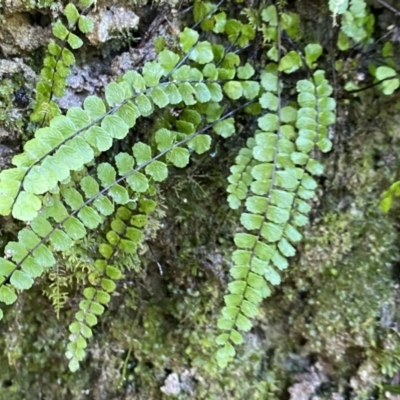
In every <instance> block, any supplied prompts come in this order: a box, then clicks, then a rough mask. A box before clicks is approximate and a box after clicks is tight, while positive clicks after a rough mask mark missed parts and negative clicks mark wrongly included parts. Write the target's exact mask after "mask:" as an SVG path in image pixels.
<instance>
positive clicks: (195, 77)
mask: <svg viewBox="0 0 400 400" xmlns="http://www.w3.org/2000/svg"><path fill="white" fill-rule="evenodd" d="M92 3H93V1H91V0H81V1H80V2H79V4H77V5H74V4H72V3H70V4H67V5H66V6H65V8H63V14H62V15H60V18H59V19H58V20H55V21H53V23H52V33H53V35H54V40H53V41H51V42H50V43H49V45H48V47H47V53H46V55H45V57H44V59H43V67H42V69H41V73H40V79H39V81H38V83H37V86H36V98H35V102H34V109H33V111H32V112H31V114H30V119H31V121H32V123H35V124H36V125H35V126H36V128H35V129H34V137H33V138H31V139H30V140H26V139H25V136H23V135H21V140H23V151H21V152H20V153H19V154H17V155H15V156H14V157H13V159H12V166H11V167H9V168H7V169H4V170H2V171H1V172H0V215H2V216H4V221H7V223H6V224H4V228H3V227H2V231H1V232H0V233H1V234H2V235H3V236H2V242H1V243H2V248H4V252H3V256H2V257H1V258H0V302H1V308H0V319H2V323H3V324H4V326H6V327H7V329H8V330H7V331H8V332H10V335H8V336H5V337H3V338H2V339H0V347H1V348H4V353H5V354H6V355H7V358H8V363H5V362H2V363H0V365H1V366H0V373H1V376H2V381H1V382H0V389H1V390H2V392H1V393H3V392H4V393H5V396H6V398H8V399H13V398H21V397H18V396H20V395H21V393H36V394H39V393H40V394H41V395H43V396H45V397H46V396H47V397H50V398H51V396H54V393H57V398H60V399H63V398H66V399H67V398H77V399H78V398H85V397H84V395H83V394H82V393H86V391H87V395H89V397H90V398H101V397H100V393H103V394H105V395H106V396H108V397H109V398H111V397H115V396H120V397H115V398H124V397H123V396H125V395H127V396H129V395H135V396H137V398H143V399H150V398H163V396H166V397H167V396H176V397H177V398H182V399H189V398H199V399H200V398H207V399H208V398H210V399H214V398H215V399H216V398H226V397H227V396H229V397H230V398H237V399H241V398H246V397H249V396H250V398H254V399H265V398H268V399H280V398H285V397H284V396H285V394H284V393H287V391H288V388H290V391H291V394H292V396H296V395H295V394H293V393H294V392H295V390H300V389H298V388H297V389H296V385H295V382H296V379H294V378H293V376H294V375H295V374H296V373H300V372H304V371H305V370H308V371H310V367H311V366H312V367H313V368H319V373H320V382H319V383H317V384H316V386H315V389H317V388H318V390H319V391H320V392H321V393H319V394H320V395H321V398H326V399H328V398H332V396H333V395H338V394H346V393H348V391H349V390H350V389H349V388H350V387H351V390H352V391H353V397H351V398H357V399H365V398H369V397H368V396H375V397H371V398H380V397H379V396H383V390H384V388H386V389H387V390H390V384H391V381H390V379H391V378H392V377H393V376H394V375H395V373H396V372H397V369H398V368H399V366H400V341H399V335H398V331H397V328H396V326H397V325H396V322H395V321H396V315H397V296H396V295H395V290H396V288H397V284H396V282H395V279H394V277H393V269H394V265H395V264H396V262H397V260H398V257H399V250H398V244H397V242H398V240H399V237H398V233H397V231H396V228H395V221H396V216H393V217H385V216H383V215H382V213H381V211H380V210H379V197H380V194H381V193H382V192H384V193H383V197H382V201H381V207H382V209H383V210H384V211H389V209H390V208H391V206H392V203H393V198H394V197H395V196H398V195H399V189H398V188H399V183H398V182H396V183H394V184H392V186H391V187H390V189H389V190H386V191H384V190H385V189H386V187H387V186H389V185H390V182H393V181H394V174H395V172H396V168H397V165H394V164H396V163H395V162H393V163H392V164H393V165H391V164H390V163H386V162H385V160H384V156H385V155H387V154H388V153H390V152H393V148H394V149H396V145H398V143H397V141H398V140H397V132H396V128H395V126H394V125H393V124H391V123H390V121H389V120H388V118H387V117H389V116H390V117H391V118H393V116H392V114H394V113H395V112H396V111H397V109H398V98H397V97H398V95H397V89H398V87H399V86H400V83H399V79H398V73H397V72H396V71H397V69H398V66H397V65H398V62H397V58H396V57H398V54H396V51H395V46H393V44H392V42H391V41H390V40H388V41H386V42H383V41H378V40H377V39H378V38H379V34H380V32H379V28H378V27H377V25H376V21H375V15H374V13H373V12H372V11H371V9H370V8H369V6H368V5H367V4H366V3H365V1H364V0H351V1H339V0H330V1H329V2H327V4H325V9H324V8H321V9H319V13H320V14H321V15H320V17H321V18H323V17H325V18H326V20H327V21H329V22H328V24H330V28H329V29H331V30H332V32H335V36H334V37H335V43H336V44H335V45H334V46H332V41H329V40H322V39H321V40H319V39H318V38H317V36H318V35H315V34H314V32H308V31H307V28H306V26H307V24H306V19H307V17H306V16H305V14H304V13H305V11H304V10H303V9H302V7H301V6H299V8H298V9H296V8H295V7H292V6H291V5H290V4H287V2H285V1H278V2H276V3H275V2H266V3H265V4H264V3H262V4H261V5H259V6H257V7H256V5H253V6H251V7H250V6H249V7H248V8H244V7H242V6H240V5H239V4H240V3H239V4H236V3H233V2H232V3H231V4H229V5H224V4H223V3H221V4H219V5H216V4H213V3H210V2H202V1H195V2H194V3H193V10H192V11H193V20H191V18H192V17H189V16H186V17H185V18H189V19H188V21H189V22H192V28H188V27H187V25H188V24H187V23H186V24H185V26H186V27H184V28H183V27H182V29H181V30H180V31H179V32H178V33H177V37H176V38H175V40H171V38H168V40H164V39H160V38H158V39H156V40H155V43H154V47H155V49H156V52H157V55H156V59H155V60H152V61H148V62H146V63H144V64H143V65H142V66H141V68H140V69H134V70H130V71H127V72H126V73H124V74H122V75H121V76H119V77H118V79H117V80H116V81H114V82H111V83H108V84H107V85H106V86H105V89H104V96H98V95H93V94H91V95H88V96H86V97H85V99H84V100H83V104H82V107H78V106H73V107H70V108H69V109H68V110H67V111H66V112H65V113H63V112H62V111H61V109H60V107H59V106H58V104H57V102H58V99H59V98H60V97H62V96H63V95H64V94H65V88H66V85H67V78H68V76H69V75H70V73H71V70H70V69H71V67H72V66H73V65H75V63H76V62H77V60H78V61H80V60H81V59H80V57H82V53H80V52H79V49H80V48H83V46H85V45H84V43H85V34H87V33H89V32H90V31H92V30H93V28H94V24H93V22H92V20H91V19H90V13H91V11H92V10H93V7H94V4H92ZM231 5H232V7H231ZM43 6H44V7H46V6H48V5H47V4H43ZM306 6H307V5H305V6H304V7H305V9H307V7H306ZM96 7H101V4H96ZM324 12H326V15H324V14H323V13H324ZM389 15H390V14H389ZM392 17H393V15H392ZM186 22H187V21H186ZM331 25H333V26H331ZM336 25H337V26H336ZM335 26H336V27H335ZM328 33H329V32H328ZM124 40H125V39H124ZM167 43H168V45H167ZM352 51H353V52H356V54H357V55H356V56H355V55H354V54H352V53H351V52H352ZM357 52H358V53H357ZM371 54H372V56H371ZM360 69H362V70H363V71H362V78H360V75H361V72H360ZM364 81H365V82H364ZM15 84H16V78H14V77H10V78H7V79H5V80H4V83H3V84H2V86H1V88H2V89H1V91H0V101H1V103H0V106H1V110H0V112H1V113H4V115H7V112H8V110H9V109H10V107H11V96H12V94H13V93H14V89H13V87H14V85H15ZM371 94H372V95H371ZM373 95H375V97H376V98H373ZM3 98H4V101H3ZM389 101H390V102H391V104H390V105H389V103H388V102H389ZM371 104H374V105H375V106H376V107H372V108H374V110H371ZM346 113H347V114H346ZM0 115H2V114H0ZM360 115H361V116H364V119H365V120H366V121H367V119H369V120H370V121H373V120H374V119H380V128H381V129H383V130H385V132H390V135H392V137H391V141H392V143H390V142H389V140H388V138H387V136H389V134H385V133H382V132H380V131H378V129H375V128H374V125H373V124H372V125H371V126H370V127H369V130H368V128H367V127H362V126H360V121H359V116H360ZM337 116H339V118H337ZM343 120H345V122H344V121H343ZM19 128H21V129H22V128H23V124H22V123H21V122H20V125H19ZM357 129H364V130H363V132H362V133H359V134H358V135H355V134H354V136H353V137H346V134H345V133H340V131H341V130H342V131H343V132H354V131H357ZM352 134H353V133H349V135H352ZM335 146H337V148H338V150H335ZM324 153H326V155H324ZM390 154H392V153H390ZM349 165H350V167H349ZM226 180H227V183H226ZM385 185H386V186H385ZM225 194H226V197H227V201H223V200H222V199H223V198H224V196H225ZM310 221H311V223H310ZM228 270H229V276H230V277H229V278H228ZM266 298H269V299H268V300H267V301H264V300H265V299H266ZM49 302H51V304H52V306H53V310H51V308H50V307H49ZM222 303H223V304H222ZM38 310H44V311H43V313H41V312H38ZM302 350H304V351H306V353H307V357H304V359H303V360H302V361H301V362H300V361H298V362H297V361H295V357H293V358H292V359H291V358H290V354H299V353H300V352H301V351H302ZM63 353H64V354H65V356H66V359H67V360H68V361H66V360H65V359H64V358H62V357H61V356H60V355H61V354H63ZM315 354H317V355H318V356H317V360H318V363H315V365H312V362H311V361H310V360H311V359H312V355H315ZM299 357H300V356H299ZM20 364H22V365H23V366H24V369H23V371H22V372H20V373H19V374H18V376H15V373H14V368H16V369H17V370H18V369H19V368H21V366H20ZM50 365H52V366H56V367H54V368H55V370H54V371H51V373H50V374H49V375H48V376H47V377H43V378H41V380H37V377H36V378H34V377H33V375H34V374H35V373H37V371H42V370H43V369H48V368H49V366H50ZM326 365H328V366H326ZM56 368H57V369H56ZM78 369H80V372H79V373H78V374H73V373H74V372H76V371H77V370H78ZM364 371H367V372H364ZM363 373H364V375H363ZM328 374H329V375H330V379H331V383H330V385H328V387H327V388H325V389H324V388H323V384H324V383H326V382H327V381H328V378H327V377H326V376H327V375H328ZM365 374H367V378H365ZM325 375H326V376H325ZM174 379H175V380H176V379H178V383H175V386H174V384H173V383H171V382H173V381H174ZM56 382H57V385H56ZM60 383H62V384H60ZM60 387H62V388H60ZM309 387H310V385H309ZM312 393H314V392H310V393H309V394H312ZM13 396H14V397H13ZM71 396H72V397H71ZM282 396H283V397H282ZM297 396H298V395H297Z"/></svg>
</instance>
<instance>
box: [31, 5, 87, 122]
mask: <svg viewBox="0 0 400 400" xmlns="http://www.w3.org/2000/svg"><path fill="white" fill-rule="evenodd" d="M92 2H93V1H85V0H82V1H80V6H81V8H84V9H83V11H82V12H81V13H79V11H78V9H77V8H76V7H75V5H74V4H72V3H70V4H68V5H67V6H66V7H65V10H64V15H65V17H66V18H67V21H68V28H67V27H66V26H65V25H64V24H63V23H62V22H61V21H57V22H56V23H55V24H54V25H53V35H54V36H55V38H56V39H59V40H60V41H61V45H59V44H57V43H56V42H50V43H49V45H48V47H47V50H48V54H47V55H46V57H45V58H44V61H43V64H44V67H43V68H42V70H41V73H40V76H41V80H40V82H39V83H38V84H37V87H36V104H35V108H34V110H33V112H32V114H31V120H32V121H33V122H40V123H41V125H42V126H43V125H45V124H46V125H47V124H48V122H49V121H50V120H51V119H53V118H54V117H55V116H57V115H60V114H61V112H60V110H59V108H58V106H57V104H56V103H55V102H54V101H53V96H57V97H62V96H63V95H64V94H65V87H66V84H67V77H68V75H69V74H70V72H71V71H70V68H69V67H71V66H72V65H73V64H74V63H75V56H74V54H73V51H74V50H77V49H79V48H80V47H82V45H83V41H82V39H80V38H79V37H78V36H77V35H75V34H74V33H72V30H73V29H75V28H76V26H77V27H78V29H79V30H80V32H82V33H88V32H91V31H92V30H93V22H92V20H91V19H90V18H88V17H86V16H85V15H84V13H85V12H86V11H87V10H88V7H90V5H91V4H92ZM67 44H68V45H69V46H70V48H71V49H72V51H71V50H69V49H67V47H66V45H67Z"/></svg>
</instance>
